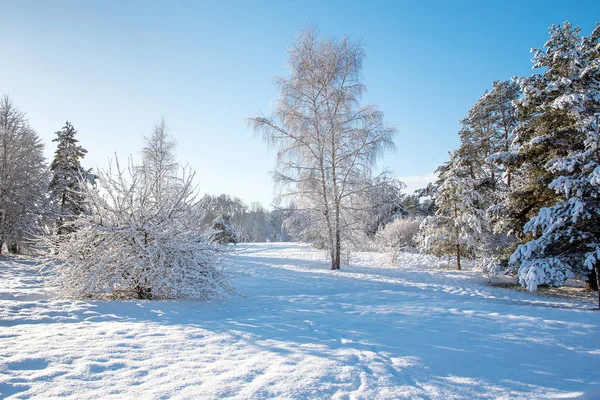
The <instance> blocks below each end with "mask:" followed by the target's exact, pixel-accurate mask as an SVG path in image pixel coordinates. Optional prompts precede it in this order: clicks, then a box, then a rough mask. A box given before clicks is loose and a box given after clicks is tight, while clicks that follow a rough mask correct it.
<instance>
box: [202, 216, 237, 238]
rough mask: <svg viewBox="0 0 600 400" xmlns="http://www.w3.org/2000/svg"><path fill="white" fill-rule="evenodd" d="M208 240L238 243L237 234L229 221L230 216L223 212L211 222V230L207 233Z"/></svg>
mask: <svg viewBox="0 0 600 400" xmlns="http://www.w3.org/2000/svg"><path fill="white" fill-rule="evenodd" d="M208 240H209V241H210V242H211V243H214V244H219V245H226V244H229V243H234V244H235V243H238V242H239V237H238V234H237V232H236V230H235V228H234V227H233V224H232V223H231V216H230V215H229V214H223V215H220V216H219V217H217V219H215V221H214V222H213V224H212V227H211V232H210V233H209V234H208Z"/></svg>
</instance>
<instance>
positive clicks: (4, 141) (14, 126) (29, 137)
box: [0, 96, 48, 252]
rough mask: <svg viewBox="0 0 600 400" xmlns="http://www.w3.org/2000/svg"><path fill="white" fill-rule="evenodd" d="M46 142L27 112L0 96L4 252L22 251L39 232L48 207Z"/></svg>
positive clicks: (0, 235)
mask: <svg viewBox="0 0 600 400" xmlns="http://www.w3.org/2000/svg"><path fill="white" fill-rule="evenodd" d="M43 151H44V145H43V144H42V142H41V140H40V138H39V136H38V135H37V133H36V132H35V130H33V128H32V127H31V126H30V125H29V122H28V120H27V118H26V116H25V113H23V112H22V111H20V110H19V109H18V108H17V107H16V106H15V105H14V104H13V102H12V101H11V99H10V98H9V97H8V96H5V97H3V98H2V99H0V252H1V251H2V245H3V244H4V243H6V244H7V245H8V248H9V250H11V251H13V252H18V251H19V250H20V248H21V247H22V246H23V244H24V243H25V241H26V240H27V238H28V237H29V236H31V235H35V234H37V233H39V232H38V231H39V229H41V228H42V226H43V224H44V222H45V217H46V211H47V207H46V206H47V204H46V203H47V202H46V197H45V193H46V189H47V187H48V174H47V165H46V162H45V160H44V154H43Z"/></svg>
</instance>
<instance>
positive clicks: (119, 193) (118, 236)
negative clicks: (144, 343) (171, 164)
mask: <svg viewBox="0 0 600 400" xmlns="http://www.w3.org/2000/svg"><path fill="white" fill-rule="evenodd" d="M139 171H140V170H139V169H137V168H135V167H134V166H133V165H131V163H130V166H129V168H128V169H127V172H125V171H123V170H121V169H120V168H119V165H118V162H117V168H116V171H115V172H112V171H111V170H110V169H109V171H105V172H101V173H100V174H99V176H98V180H97V183H98V187H97V188H91V187H88V186H86V185H82V188H83V190H84V193H83V194H84V196H85V198H86V199H87V202H88V205H87V206H88V209H89V210H91V214H90V215H81V216H79V217H78V218H76V219H74V220H72V221H69V222H68V223H69V224H71V225H72V228H73V229H68V230H67V231H66V232H68V233H65V234H63V235H61V236H58V235H55V236H51V237H49V238H48V240H47V243H48V244H49V245H50V246H51V249H52V251H51V252H50V253H49V254H48V255H47V257H48V263H47V265H52V266H53V268H54V269H55V272H56V274H55V275H54V277H53V279H52V283H53V284H54V286H55V288H56V289H57V290H58V293H59V295H61V296H64V297H70V298H84V297H92V298H140V299H166V298H189V299H207V298H213V297H220V296H222V295H224V294H226V293H228V292H231V286H230V285H229V283H228V281H227V277H226V276H225V275H224V274H223V272H222V271H221V270H220V269H218V268H217V261H218V251H217V250H216V248H215V247H213V246H212V245H211V244H209V243H207V242H206V241H205V240H204V239H203V238H202V235H201V232H200V231H199V229H198V227H199V224H198V221H199V220H200V218H201V215H200V214H199V213H198V212H196V211H195V210H197V209H198V208H197V207H194V198H195V189H194V186H193V182H192V178H193V174H185V175H184V176H183V177H182V178H181V179H180V180H178V182H177V184H174V185H172V187H170V189H169V193H170V195H168V196H165V195H163V196H161V197H159V198H155V197H154V196H153V195H152V193H153V192H154V189H155V188H154V187H153V186H152V185H150V186H148V185H145V184H143V182H144V179H143V178H142V173H140V172H139Z"/></svg>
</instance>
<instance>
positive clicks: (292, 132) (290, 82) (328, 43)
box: [249, 30, 395, 269]
mask: <svg viewBox="0 0 600 400" xmlns="http://www.w3.org/2000/svg"><path fill="white" fill-rule="evenodd" d="M289 53H290V57H289V60H288V66H289V67H290V77H288V78H282V79H279V80H278V86H279V90H280V98H279V100H278V101H277V106H276V109H275V112H274V113H273V115H272V116H269V117H267V116H264V115H259V116H258V117H255V118H251V119H250V120H249V122H250V124H251V125H252V126H253V128H254V129H255V131H256V132H260V133H262V134H263V135H264V138H265V139H266V140H267V141H268V142H270V143H272V144H274V145H276V146H277V147H278V153H277V170H276V171H275V172H274V173H273V177H274V180H275V181H276V182H277V183H278V184H280V185H281V188H282V192H281V195H282V197H288V198H291V199H295V200H297V201H299V202H300V201H302V202H303V203H304V204H306V205H307V206H308V207H309V208H310V210H311V211H312V212H311V214H312V215H313V216H314V217H316V218H317V222H318V224H319V225H320V227H321V229H322V230H323V232H324V234H323V236H324V237H325V238H326V245H327V247H328V249H329V253H330V258H331V268H332V269H339V268H340V265H341V248H342V240H343V235H344V234H345V229H346V227H347V224H348V209H349V206H350V203H352V199H353V198H354V197H356V195H357V193H359V192H360V191H362V190H364V185H365V184H366V183H367V184H368V181H369V180H370V178H371V168H372V166H373V165H374V163H375V161H376V160H377V158H378V156H379V155H381V154H382V152H383V151H384V150H385V149H391V148H394V143H393V140H392V139H393V136H394V134H395V129H393V128H390V127H389V126H387V125H386V124H385V123H384V120H383V113H382V112H381V111H379V110H378V109H377V108H376V107H375V106H372V105H361V104H360V99H361V96H362V94H363V93H364V91H365V86H364V85H363V84H362V83H361V81H360V70H361V68H362V62H363V59H364V51H363V49H362V47H361V45H360V43H353V42H351V41H349V40H348V39H346V38H343V39H341V40H325V39H321V38H320V37H319V36H318V34H317V32H316V31H315V30H307V31H303V32H301V33H300V34H299V36H298V38H297V40H296V41H295V42H294V44H293V45H292V47H291V49H290V51H289Z"/></svg>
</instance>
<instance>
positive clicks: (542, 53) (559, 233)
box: [510, 22, 600, 306]
mask: <svg viewBox="0 0 600 400" xmlns="http://www.w3.org/2000/svg"><path fill="white" fill-rule="evenodd" d="M579 32H580V31H579V28H574V27H573V26H572V25H571V24H569V23H568V22H566V23H565V24H564V25H562V26H552V27H551V28H550V40H548V42H546V44H545V45H544V48H543V49H539V50H535V54H534V58H533V61H534V63H535V65H534V66H535V67H536V68H543V72H542V74H540V75H534V76H532V77H531V78H528V79H523V80H522V82H521V85H522V87H523V91H524V93H525V97H524V99H523V101H522V102H521V104H520V107H522V108H524V109H525V110H526V111H527V112H528V113H529V115H530V118H529V119H528V121H527V122H526V124H524V125H523V126H521V127H520V128H521V129H520V133H521V134H523V135H525V134H528V136H527V138H528V139H529V140H528V141H527V142H526V143H524V147H525V146H530V147H533V148H535V147H536V146H537V145H540V144H543V145H545V147H546V148H547V149H549V150H550V151H547V152H546V155H545V157H544V161H545V163H544V164H543V165H542V166H541V169H542V172H541V175H542V176H544V177H546V180H545V183H547V190H549V191H551V192H552V193H553V201H552V202H549V204H547V205H546V206H545V207H540V208H539V210H537V215H535V216H534V217H533V218H531V219H530V220H529V221H528V222H527V223H526V224H525V226H524V232H525V233H526V234H528V235H529V236H528V237H526V242H525V243H523V244H521V245H519V247H518V248H517V250H516V251H515V253H514V254H513V255H512V256H511V259H510V264H511V265H512V266H514V267H518V271H519V281H520V282H521V284H522V285H523V286H526V287H527V288H528V289H529V290H535V289H536V287H537V286H538V285H540V284H550V285H562V284H563V283H564V281H565V280H566V278H568V277H572V276H580V277H581V276H582V277H585V278H587V279H588V280H590V279H591V278H592V276H593V275H594V272H596V273H597V272H600V271H598V264H599V262H598V260H600V230H599V229H598V227H599V226H600V148H599V143H600V136H599V128H598V123H599V119H600V96H599V93H600V44H599V39H600V26H599V25H596V28H595V29H594V31H593V32H592V33H591V35H590V36H587V37H583V38H582V37H581V36H580V33H579ZM520 155H521V156H523V155H522V153H521V154H520ZM527 240H528V241H527ZM594 278H596V277H595V276H594ZM596 279H597V278H596ZM599 306H600V299H599Z"/></svg>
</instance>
